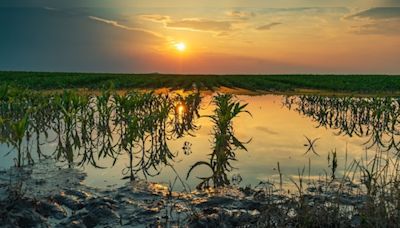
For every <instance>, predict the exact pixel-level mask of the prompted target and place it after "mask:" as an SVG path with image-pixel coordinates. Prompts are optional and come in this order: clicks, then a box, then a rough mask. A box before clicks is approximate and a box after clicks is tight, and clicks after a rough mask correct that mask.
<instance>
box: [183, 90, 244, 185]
mask: <svg viewBox="0 0 400 228" xmlns="http://www.w3.org/2000/svg"><path fill="white" fill-rule="evenodd" d="M213 104H214V105H215V106H216V108H215V110H214V114H213V115H210V116H207V117H208V118H210V119H211V121H212V122H213V123H214V128H213V137H214V140H213V143H214V144H213V152H212V153H211V154H210V155H209V156H210V160H209V161H199V162H196V163H195V164H194V165H193V166H192V167H190V169H189V171H188V173H187V177H186V178H188V177H189V175H190V173H191V172H192V171H193V169H194V168H196V167H198V166H200V165H205V166H207V167H209V168H210V169H211V171H212V175H211V176H209V177H201V178H200V179H202V182H201V183H200V184H199V185H198V188H203V187H209V186H210V181H212V182H213V185H214V187H221V186H225V185H229V184H230V182H229V178H228V176H227V173H228V172H230V171H231V170H232V169H233V166H232V165H231V162H232V161H235V160H236V154H235V150H237V149H243V150H246V151H247V149H246V147H245V146H244V144H245V143H244V142H241V141H240V140H238V139H237V138H236V136H235V134H234V131H233V119H234V118H236V117H238V115H239V114H240V113H244V112H245V113H248V114H250V113H249V112H248V111H246V109H245V108H246V106H247V104H240V102H239V101H236V100H235V99H234V97H233V95H231V94H217V95H216V96H215V97H214V98H213Z"/></svg>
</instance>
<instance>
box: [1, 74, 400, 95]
mask: <svg viewBox="0 0 400 228" xmlns="http://www.w3.org/2000/svg"><path fill="white" fill-rule="evenodd" d="M0 81H1V84H9V85H12V86H18V87H24V88H29V89H36V90H39V89H40V90H47V89H65V88H88V89H98V88H103V87H108V86H110V85H113V86H114V87H115V88H116V89H132V88H147V89H157V88H163V87H168V88H173V89H190V88H192V85H193V84H195V85H196V86H197V87H198V88H200V89H205V90H210V89H211V90H214V89H216V88H218V87H221V86H224V87H230V88H241V89H247V90H253V91H254V90H262V91H269V92H289V91H304V90H319V91H325V92H346V93H359V94H399V93H400V76H389V75H168V74H103V73H47V72H5V71H3V72H0Z"/></svg>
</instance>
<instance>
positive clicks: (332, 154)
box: [328, 149, 338, 181]
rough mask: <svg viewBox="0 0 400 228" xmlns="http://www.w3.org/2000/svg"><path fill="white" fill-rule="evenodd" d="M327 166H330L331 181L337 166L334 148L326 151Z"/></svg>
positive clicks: (334, 176) (333, 178)
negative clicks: (328, 151)
mask: <svg viewBox="0 0 400 228" xmlns="http://www.w3.org/2000/svg"><path fill="white" fill-rule="evenodd" d="M328 166H329V168H331V178H332V181H333V180H335V178H336V169H337V166H338V162H337V153H336V149H335V150H332V152H330V153H328Z"/></svg>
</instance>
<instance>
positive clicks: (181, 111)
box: [177, 104, 185, 116]
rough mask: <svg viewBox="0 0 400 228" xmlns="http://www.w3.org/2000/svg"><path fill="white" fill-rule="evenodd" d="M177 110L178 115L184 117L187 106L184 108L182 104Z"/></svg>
mask: <svg viewBox="0 0 400 228" xmlns="http://www.w3.org/2000/svg"><path fill="white" fill-rule="evenodd" d="M177 110H178V115H179V116H182V115H183V113H184V112H185V106H183V105H182V104H179V105H178V106H177Z"/></svg>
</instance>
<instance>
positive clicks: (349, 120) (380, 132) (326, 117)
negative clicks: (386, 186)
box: [283, 95, 400, 153]
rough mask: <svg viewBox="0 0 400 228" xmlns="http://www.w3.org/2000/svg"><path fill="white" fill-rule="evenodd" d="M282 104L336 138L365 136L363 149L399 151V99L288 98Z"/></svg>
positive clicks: (304, 96)
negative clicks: (374, 148)
mask: <svg viewBox="0 0 400 228" xmlns="http://www.w3.org/2000/svg"><path fill="white" fill-rule="evenodd" d="M283 103H284V105H285V106H286V107H287V108H289V109H292V108H293V109H295V110H296V111H297V112H299V113H300V114H301V115H305V116H307V117H310V118H312V119H313V120H315V121H316V122H318V126H317V127H325V128H330V129H334V130H337V134H338V135H347V136H350V137H352V136H358V137H365V136H366V137H368V140H367V141H366V142H365V145H366V146H367V148H372V147H374V146H377V147H379V148H380V149H382V150H393V151H396V152H397V153H398V152H399V151H400V99H398V98H390V97H386V98H376V97H374V98H354V97H322V96H307V95H303V96H288V97H286V98H285V99H284V102H283Z"/></svg>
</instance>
